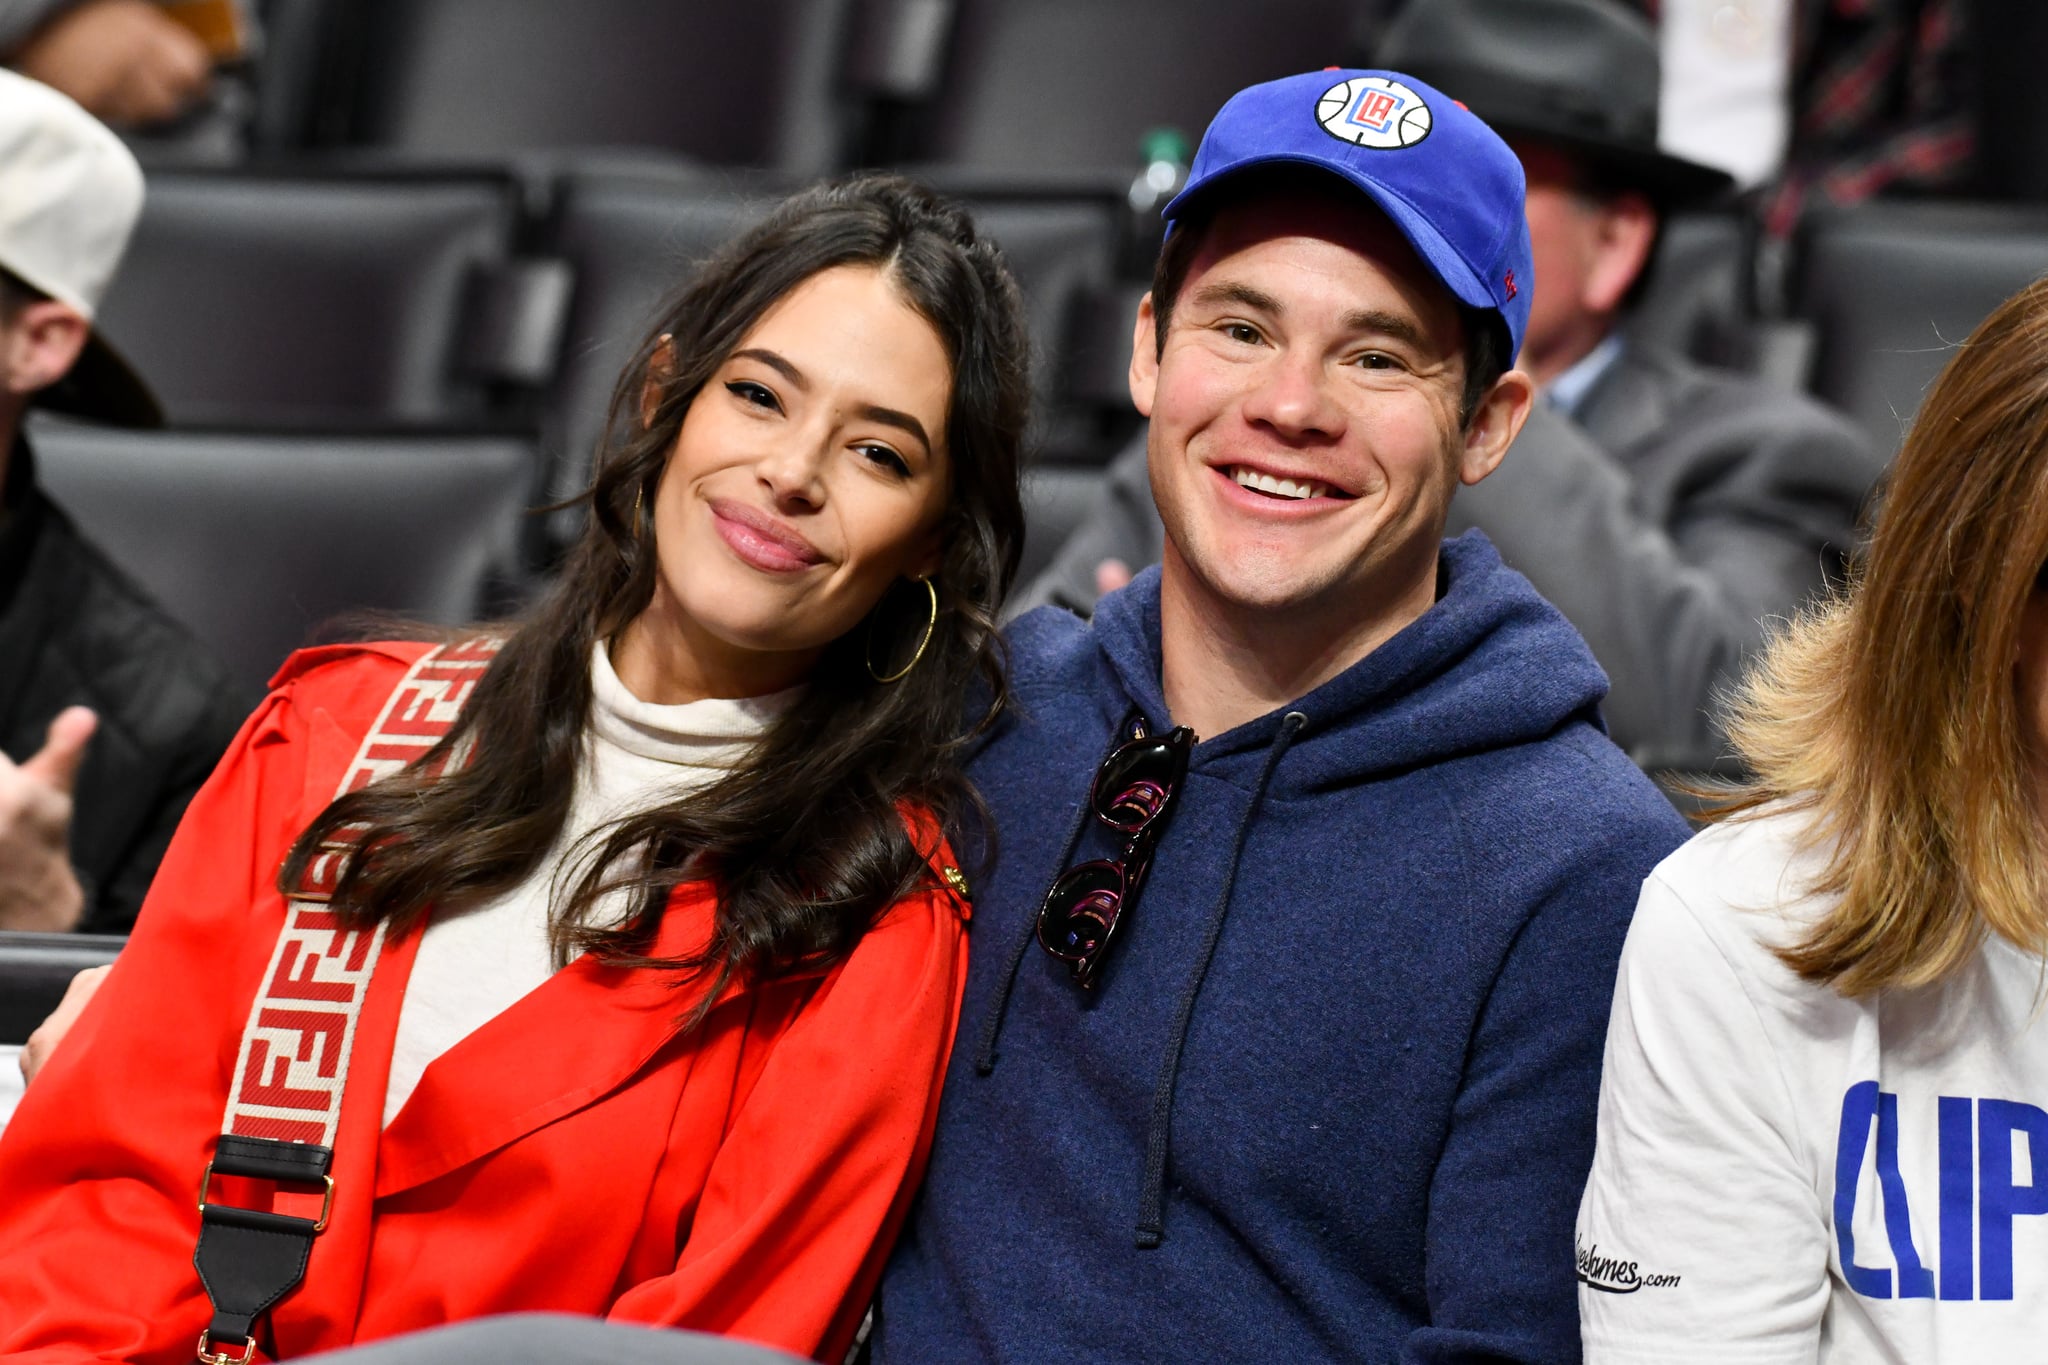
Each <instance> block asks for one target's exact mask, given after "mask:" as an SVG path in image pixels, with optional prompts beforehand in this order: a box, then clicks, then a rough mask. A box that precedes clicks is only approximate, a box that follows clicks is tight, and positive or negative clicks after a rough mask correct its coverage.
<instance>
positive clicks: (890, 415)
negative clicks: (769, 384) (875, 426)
mask: <svg viewBox="0 0 2048 1365" xmlns="http://www.w3.org/2000/svg"><path fill="white" fill-rule="evenodd" d="M732 358H733V359H734V360H758V361H760V362H761V363H762V364H763V365H766V366H767V367H768V368H769V369H771V370H774V371H775V372H776V373H777V374H779V375H781V376H782V377H783V378H784V379H787V380H788V381H789V382H790V383H792V384H794V385H796V387H797V388H799V389H802V390H804V391H805V392H809V390H810V387H811V381H810V380H808V379H806V378H804V373H803V371H802V370H799V369H798V368H797V367H796V366H794V365H792V364H790V363H789V361H788V360H786V359H784V358H783V357H782V356H780V355H777V354H776V353H775V352H773V351H771V350H769V349H767V348H766V347H765V346H749V347H747V348H746V349H744V350H739V351H734V352H733V353H732ZM857 413H858V415H859V416H861V417H863V418H865V419H867V420H868V421H870V422H880V423H881V424H882V425H884V426H891V427H895V428H897V429H898V430H900V431H902V432H904V433H906V434H907V435H910V436H912V437H915V438H916V440H917V443H918V444H919V445H921V446H923V447H924V450H925V454H927V455H929V454H931V451H932V438H931V435H930V433H929V432H927V431H926V430H925V429H924V423H922V422H920V421H918V420H917V418H915V417H913V416H911V415H910V414H909V413H907V412H902V411H899V410H898V409H896V408H885V407H882V406H881V405H879V404H876V403H866V404H863V405H862V406H861V407H860V408H859V409H857Z"/></svg>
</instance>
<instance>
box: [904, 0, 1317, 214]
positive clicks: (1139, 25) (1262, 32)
mask: <svg viewBox="0 0 2048 1365" xmlns="http://www.w3.org/2000/svg"><path fill="white" fill-rule="evenodd" d="M955 9H956V15H955V20H954V26H953V29H952V33H951V38H950V42H948V43H947V45H946V47H945V49H944V55H943V59H942V62H943V64H942V66H941V68H940V70H939V71H938V73H936V80H935V82H934V84H935V89H934V90H933V92H932V94H931V97H930V98H929V99H927V100H925V101H923V102H922V103H921V105H920V106H919V107H918V108H916V109H914V110H911V111H909V117H908V118H907V119H906V122H905V125H904V127H903V128H902V130H901V135H900V145H899V146H898V147H896V148H894V149H892V150H893V151H894V152H895V154H896V155H898V156H900V158H901V159H902V160H905V161H908V162H916V163H927V162H930V163H942V164H947V165H969V166H975V167H980V168H984V169H988V170H994V171H1003V172H1010V173H1017V174H1031V175H1037V174H1044V173H1046V172H1048V171H1061V170H1074V169H1083V168H1090V169H1094V168H1118V169H1122V170H1125V171H1126V172H1127V173H1129V172H1134V171H1135V170H1136V168H1137V160H1138V152H1139V145H1140V141H1141V139H1142V138H1143V136H1144V134H1145V132H1146V130H1147V129H1150V128H1155V127H1159V126H1170V127H1175V128H1178V129H1180V130H1181V131H1182V132H1183V133H1185V134H1187V135H1188V137H1189V139H1190V143H1189V145H1190V146H1192V145H1193V139H1195V138H1198V137H1199V136H1200V135H1201V132H1202V129H1203V128H1205V127H1207V126H1208V123H1209V119H1210V118H1211V117H1212V116H1213V115H1214V114H1215V112H1216V111H1217V109H1219V108H1220V107H1222V104H1223V101H1224V100H1226V99H1227V98H1229V97H1230V95H1231V94H1232V93H1233V92H1235V91H1236V90H1238V89H1240V88H1241V87H1243V86H1246V85H1250V84H1252V83H1253V82H1256V81H1262V80H1270V79H1273V78H1275V77H1279V76H1286V75H1291V74H1293V73H1295V72H1298V71H1314V70H1316V69H1318V68H1320V67H1324V66H1329V65H1331V64H1333V63H1338V62H1342V61H1344V60H1345V59H1346V57H1347V56H1348V55H1349V53H1350V51H1351V31H1352V28H1353V24H1354V22H1355V13H1354V11H1355V9H1356V6H1354V5H1347V4H1342V3H1335V2H1334V0H1264V2H1263V3H1260V4H1255V5H1252V4H1244V3H1241V0H1119V3H1116V4H1101V3H1099V0H1031V3H1028V4H1027V3H1017V0H959V3H958V4H957V5H956V6H955Z"/></svg>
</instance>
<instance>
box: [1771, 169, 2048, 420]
mask: <svg viewBox="0 0 2048 1365" xmlns="http://www.w3.org/2000/svg"><path fill="white" fill-rule="evenodd" d="M2043 273H2048V209H2043V208H2038V207H2021V206H2004V205H1990V204H1935V203H1871V204H1865V205H1861V206H1858V207H1856V208H1853V209H1841V210H1834V211H1827V212H1821V213H1817V214H1815V215H1814V216H1813V217H1811V218H1809V219H1808V221H1807V222H1806V223H1805V224H1804V225H1802V227H1801V229H1800V232H1799V236H1798V239H1797V242H1796V244H1795V259H1794V262H1793V274H1792V288H1791V298H1792V307H1793V311H1794V312H1796V313H1797V314H1799V315H1800V316H1802V317H1805V318H1808V319H1810V320H1811V321H1812V322H1814V323H1815V324H1816V325H1817V326H1818V328H1819V331H1820V350H1819V354H1818V356H1817V357H1816V361H1815V374H1814V384H1813V388H1814V392H1816V393H1817V394H1819V395H1820V396H1821V397H1822V398H1823V399H1825V400H1827V401H1828V402H1830V403H1833V404H1835V405H1836V406H1837V407H1840V408H1842V409H1843V410H1844V411H1846V412H1847V413H1848V414H1849V415H1850V416H1851V417H1852V418H1854V419H1855V420H1856V421H1857V422H1859V423H1861V424H1862V426H1863V427H1864V428H1865V429H1866V430H1867V431H1869V432H1870V434H1871V436H1872V438H1873V439H1874V440H1875V441H1876V442H1877V448H1878V450H1879V451H1880V452H1882V453H1883V454H1884V455H1885V456H1886V457H1887V458H1889V457H1890V455H1891V454H1892V452H1894V451H1895V450H1897V448H1898V445H1899V440H1900V437H1901V436H1902V435H1903V434H1904V430H1905V426H1906V424H1907V423H1908V422H1910V421H1911V420H1912V417H1913V415H1914V413H1916V412H1918V411H1919V408H1920V400H1921V398H1922V397H1923V396H1924V395H1925V394H1926V391H1927V386H1928V385H1929V384H1930V383H1932V382H1933V380H1934V377H1935V375H1936V374H1938V373H1940V371H1941V368H1942V366H1944V365H1945V364H1947V363H1948V358H1949V355H1950V353H1951V352H1952V351H1953V350H1954V349H1955V347H1956V346H1957V345H1958V344H1959V343H1961V342H1962V341H1963V340H1964V339H1965V338H1966V337H1968V336H1969V334H1970V332H1971V331H1972V330H1973V329H1974V328H1975V327H1976V326H1977V324H1978V323H1979V322H1981V321H1983V320H1984V318H1985V316H1986V315H1987V314H1989V313H1990V312H1991V310H1992V309H1993V308H1995V307H1997V306H1998V304H1999V303H2001V302H2002V301H2003V300H2005V299H2006V298H2008V297H2010V296H2011V295H2012V294H2014V293H2016V292H2017V291H2018V290H2019V289H2020V288H2021V287H2023V286H2024V285H2026V284H2029V283H2031V282H2032V281H2033V280H2034V279H2036V278H2037V277H2039V276H2040V275H2042V274H2043Z"/></svg>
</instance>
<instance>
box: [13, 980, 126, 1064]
mask: <svg viewBox="0 0 2048 1365" xmlns="http://www.w3.org/2000/svg"><path fill="white" fill-rule="evenodd" d="M112 970H114V964H113V963H111V962H109V963H107V964H106V965H105V966H101V967H87V968H86V969H85V970H84V971H82V972H80V973H79V974H78V975H77V976H74V977H72V978H71V984H70V985H69V986H67V987H65V988H64V998H63V999H62V1000H59V1001H58V1002H57V1008H56V1009H55V1010H54V1011H52V1012H51V1014H50V1017H49V1018H47V1019H45V1020H43V1022H42V1025H41V1027H39V1028H37V1029H36V1031H35V1032H34V1033H31V1034H30V1035H29V1036H28V1042H27V1044H26V1045H25V1046H23V1048H22V1049H21V1057H20V1059H19V1060H20V1062H21V1079H22V1082H23V1083H24V1084H26V1083H27V1082H29V1081H33V1080H34V1079H35V1078H36V1073H37V1072H38V1071H41V1070H42V1069H43V1064H44V1063H45V1062H48V1061H49V1060H50V1054H51V1053H53V1052H55V1051H56V1050H57V1044H59V1043H61V1042H63V1041H64V1035H65V1034H67V1033H69V1032H71V1026H72V1025H73V1024H75V1023H77V1022H78V1016H79V1015H80V1014H81V1013H83V1012H84V1010H85V1007H86V1005H87V1004H88V1003H89V1002H90V1001H91V1000H92V997H93V995H94V993H95V992H97V991H98V990H99V988H100V983H101V982H102V981H105V980H106V979H107V973H108V972H111V971H112Z"/></svg>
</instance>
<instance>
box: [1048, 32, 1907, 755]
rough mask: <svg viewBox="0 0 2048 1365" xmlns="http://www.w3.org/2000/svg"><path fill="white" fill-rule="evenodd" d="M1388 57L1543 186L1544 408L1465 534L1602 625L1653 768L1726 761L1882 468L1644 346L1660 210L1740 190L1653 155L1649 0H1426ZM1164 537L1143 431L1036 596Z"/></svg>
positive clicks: (1386, 50)
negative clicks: (1478, 536)
mask: <svg viewBox="0 0 2048 1365" xmlns="http://www.w3.org/2000/svg"><path fill="white" fill-rule="evenodd" d="M1377 52H1378V61H1379V63H1380V64H1381V65H1383V66H1386V67H1389V68H1392V69H1396V70H1400V71H1404V72H1407V73H1409V74H1412V75H1414V76H1417V77H1420V78H1421V79H1422V80H1424V81H1427V82H1429V83H1431V84H1433V85H1435V86H1437V87H1438V88H1439V89H1441V90H1442V91H1444V93H1446V94H1448V95H1450V96H1452V97H1453V98H1455V99H1459V100H1462V101H1464V102H1465V103H1467V104H1468V105H1470V107H1471V108H1472V110H1473V111H1474V112H1475V113H1477V114H1479V115H1480V116H1481V117H1482V118H1484V119H1486V120H1487V122H1489V123H1490V124H1492V125H1493V126H1494V127H1495V128H1496V129H1498V130H1499V131H1500V132H1501V133H1502V134H1503V135H1505V136H1506V138H1507V140H1508V142H1509V144H1510V145H1511V146H1513V147H1514V148H1515V150H1516V151H1517V152H1518V153H1519V154H1520V155H1521V157H1522V161H1523V165H1524V168H1525V170H1526V171H1527V174H1528V179H1529V192H1528V213H1529V228H1530V236H1531V239H1532V241H1533V243H1534V246H1535V262H1536V269H1535V274H1536V282H1535V296H1534V302H1533V308H1532V311H1531V314H1530V320H1529V331H1528V337H1527V340H1526V341H1525V343H1524V345H1523V348H1522V355H1521V359H1520V361H1519V364H1520V365H1521V367H1522V368H1523V369H1524V370H1526V371H1527V372H1528V373H1529V374H1530V376H1531V377H1532V378H1534V379H1535V380H1536V382H1537V383H1538V385H1539V386H1541V388H1542V390H1543V394H1544V397H1545V399H1546V401H1545V402H1543V403H1539V404H1538V405H1537V409H1536V412H1535V413H1534V414H1532V416H1531V417H1530V419H1529V422H1528V424H1527V426H1525V427H1524V428H1523V431H1522V434H1521V436H1520V438H1519V439H1518V440H1517V441H1516V443H1515V446H1514V449H1513V450H1512V451H1510V452H1509V455H1508V458H1507V459H1506V461H1505V462H1504V463H1503V464H1502V466H1501V468H1500V470H1499V471H1498V472H1497V473H1495V474H1494V475H1493V477H1491V478H1489V479H1487V480H1486V481H1485V483H1483V484H1480V485H1477V486H1474V487H1471V488H1466V489H1462V490H1460V492H1459V494H1458V496H1457V498H1456V499H1455V500H1454V501H1453V503H1452V505H1451V516H1450V530H1451V532H1452V533H1454V534H1455V533H1456V532H1458V531H1462V530H1464V529H1466V528H1468V527H1471V526H1478V527H1481V528H1483V529H1484V530H1485V531H1486V533H1487V534H1488V535H1489V536H1490V537H1492V538H1493V540H1494V542H1495V544H1496V545H1498V546H1499V548H1500V550H1501V553H1502V556H1503V557H1504V558H1505V559H1506V560H1507V561H1508V562H1509V563H1510V564H1512V565H1514V566H1515V567H1516V568H1518V569H1520V570H1521V571H1522V572H1523V573H1525V574H1527V575H1528V576H1529V578H1530V579H1531V580H1532V581H1534V583H1535V584H1536V586H1537V588H1539V589H1540V590H1541V591H1542V592H1543V593H1544V594H1545V595H1546V596H1548V597H1549V598H1550V599H1551V600H1552V601H1553V602H1555V603H1556V604H1557V605H1558V607H1559V608H1561V609H1562V610H1563V611H1564V614H1565V615H1566V616H1567V617H1569V618H1570V619H1571V621H1572V623H1573V624H1574V625H1576V626H1577V627H1578V628H1579V630H1580V631H1581V632H1582V633H1583V634H1584V635H1585V637H1586V641H1587V643H1588V644H1590V645H1591V646H1592V648H1593V653H1594V656H1595V657H1596V658H1598V659H1599V661H1600V663H1601V665H1602V666H1603V667H1604V668H1605V669H1606V670H1607V672H1608V675H1609V677H1610V678H1611V679H1612V682H1613V691H1612V692H1611V693H1610V695H1609V697H1608V700H1607V708H1606V710H1607V720H1608V724H1609V726H1610V727H1611V729H1612V731H1613V735H1614V738H1615V740H1616V741H1617V742H1618V743H1620V744H1621V745H1622V746H1623V747H1624V748H1627V749H1629V750H1630V751H1631V753H1632V754H1633V755H1634V756H1635V757H1636V758H1637V759H1638V761H1640V762H1643V763H1645V764H1646V765H1648V766H1653V767H1681V766H1693V765H1700V764H1706V763H1709V762H1711V761H1712V759H1713V757H1714V755H1715V754H1716V752H1717V751H1718V750H1719V748H1720V741H1719V738H1718V735H1717V733H1716V731H1715V730H1714V727H1713V724H1712V720H1711V717H1710V714H1709V708H1710V704H1711V702H1712V698H1713V693H1714V690H1715V688H1716V687H1717V686H1718V685H1720V684H1721V683H1722V682H1723V681H1725V680H1727V679H1729V678H1731V677H1732V675H1733V674H1734V672H1735V670H1736V669H1737V667H1738V666H1739V664H1740V662H1741V660H1742V658H1743V656H1744V655H1745V654H1746V653H1747V652H1748V651H1749V650H1750V649H1752V648H1753V647H1754V646H1756V645H1757V644H1759V643H1760V642H1761V640H1762V638H1763V633H1764V629H1765V624H1764V623H1765V622H1766V620H1767V619H1768V618H1771V617H1775V616H1783V615H1786V614H1788V613H1790V612H1792V611H1793V610H1794V609H1795V608H1797V607H1798V606H1799V605H1800V603H1801V602H1803V601H1805V600H1806V599H1807V598H1808V597H1809V596H1810V595H1811V594H1812V593H1813V592H1814V591H1815V590H1816V589H1818V588H1820V587H1821V586H1822V584H1823V583H1824V582H1825V581H1826V580H1827V578H1828V577H1829V575H1830V574H1831V573H1832V572H1834V571H1835V570H1836V569H1837V568H1839V566H1840V563H1841V561H1842V558H1843V556H1844V555H1845V553H1846V552H1847V550H1848V549H1849V546H1850V544H1851V542H1852V540H1853V538H1854V534H1855V528H1856V519H1857V515H1858V512H1859V510H1860V508H1861V506H1862V502H1863V499H1864V496H1865V495H1866V493H1867V492H1868V490H1869V487H1870V484H1871V483H1872V482H1873V481H1874V479H1875V477H1876V475H1877V473H1878V471H1879V469H1880V467H1881V465H1880V462H1879V461H1878V459H1877V458H1876V457H1875V456H1874V455H1873V454H1872V453H1871V452H1870V451H1869V449H1868V448H1867V447H1866V445H1865V444H1864V441H1863V438H1862V437H1861V436H1860V435H1859V434H1858V433H1857V432H1856V431H1855V429H1854V428H1853V427H1851V426H1850V425H1849V423H1848V422H1846V421H1845V420H1843V419H1841V418H1840V417H1838V416H1836V415H1835V414H1833V413H1831V412H1829V411H1828V410H1826V409H1824V408H1822V407H1820V406H1819V405H1817V404H1815V403H1813V402H1812V401H1810V400H1808V399H1806V398H1803V397H1800V396H1798V395H1795V394H1790V393H1786V392H1783V391H1782V390H1779V389H1776V388H1773V387H1772V386H1770V385H1768V384H1765V383H1762V382H1759V381H1757V380H1754V379H1751V378H1748V377H1746V376H1743V375H1739V374H1735V373H1732V372H1727V371H1716V370H1709V369H1705V368H1702V367H1700V366H1698V365H1695V364H1692V363H1691V362H1689V361H1688V360H1686V359H1684V358H1683V357H1681V356H1678V355H1674V354H1670V353H1668V352H1664V351H1661V350H1658V349H1656V348H1653V347H1650V346H1647V345H1643V344H1640V343H1636V342H1633V341H1631V340H1630V339H1629V337H1628V334H1627V328H1626V326H1625V322H1626V315H1627V312H1628V309H1629V306H1630V304H1631V303H1632V302H1633V300H1634V298H1635V296H1636V295H1637V294H1638V293H1640V290H1641V284H1642V280H1643V277H1644V272H1645V271H1646V269H1647V268H1648V264H1649V261H1650V258H1651V254H1652V252H1653V250H1654V247H1655V244H1656V239H1657V235H1658V232H1659V230H1660V226H1661V222H1662V219H1663V217H1664V216H1665V215H1666V214H1668V213H1669V212H1670V211H1671V210H1672V209H1674V208H1677V207H1681V206H1684V205H1688V204H1693V203H1698V202H1701V201H1703V200H1709V199H1711V198H1713V197H1714V196H1716V195H1718V194H1721V193H1724V192H1725V191H1726V190H1727V189H1728V188H1729V179H1728V177H1727V176H1726V175H1724V174H1722V173H1721V172H1719V171H1715V170H1712V169H1709V168H1707V167H1704V166H1700V165H1697V164H1695V163H1692V162H1688V161H1684V160H1681V159H1679V158H1677V157H1673V156H1669V155H1667V154H1664V153H1662V152H1660V151H1659V150H1658V147H1657V105H1658V80H1657V43H1656V36H1655V34H1654V32H1653V31H1652V29H1651V28H1650V26H1649V25H1648V23H1647V22H1646V21H1644V20H1643V19H1642V18H1641V17H1640V16H1638V15H1635V14H1632V13H1630V12H1628V11H1627V10H1625V9H1623V8H1621V7H1619V6H1617V5H1614V4H1612V3H1609V0H1429V3H1427V4H1411V5H1409V6H1408V7H1407V8H1406V9H1405V10H1404V11H1403V12H1402V14H1401V16H1400V17H1399V18H1398V19H1397V20H1396V21H1395V22H1394V24H1393V25H1391V26H1390V27H1389V29H1388V30H1387V32H1386V33H1385V35H1384V37H1383V39H1382V41H1381V42H1380V44H1379V45H1378V48H1377ZM1159 549H1160V532H1159V523H1158V514H1157V513H1156V511H1154V509H1153V508H1152V505H1151V491H1150V488H1149V486H1148V484H1147V479H1146V468H1145V453H1144V444H1143V441H1142V440H1141V441H1140V442H1139V443H1138V444H1137V445H1136V446H1134V447H1133V448H1132V450H1130V451H1127V452H1126V453H1125V454H1124V455H1122V456H1120V457H1119V458H1118V460H1117V462H1116V464H1115V465H1114V466H1113V470H1112V475H1111V488H1110V490H1109V493H1108V495H1107V496H1106V498H1105V499H1104V502H1103V506H1102V508H1101V510H1100V511H1099V512H1098V513H1097V514H1096V516H1095V517H1094V518H1093V519H1091V521H1090V522H1089V523H1086V524H1084V525H1083V526H1082V527H1081V528H1080V529H1079V530H1078V531H1076V532H1075V534H1074V536H1073V537H1072V539H1070V540H1069V542H1068V543H1067V544H1066V545H1065V546H1063V547H1062V549H1061V550H1060V552H1059V554H1058V556H1057V557H1056V558H1055V559H1054V561H1053V564H1052V566H1051V567H1050V568H1049V569H1048V570H1046V572H1045V574H1044V575H1043V576H1041V577H1040V578H1039V579H1038V580H1037V581H1036V582H1034V583H1032V584H1030V585H1028V586H1027V587H1026V589H1025V590H1024V592H1023V594H1022V595H1021V605H1022V606H1024V607H1028V606H1030V605H1035V604H1037V603H1042V602H1057V603H1060V604H1062V605H1066V606H1069V607H1072V608H1074V609H1075V610H1078V611H1084V612H1085V611H1087V610H1089V609H1090V608H1091V607H1092V606H1093V603H1094V600H1095V597H1096V596H1097V594H1098V593H1099V592H1101V591H1102V590H1104V589H1105V588H1108V587H1114V586H1116V585H1117V584H1118V583H1119V582H1120V581H1121V580H1122V579H1123V578H1125V577H1127V576H1128V573H1129V570H1130V569H1131V568H1135V567H1138V566H1141V565H1143V564H1146V563H1149V562H1151V561H1152V560H1153V559H1154V558H1156V557H1157V555H1158V553H1159ZM1105 561H1113V562H1108V563H1106V562H1105ZM1020 609H1021V607H1020Z"/></svg>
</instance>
